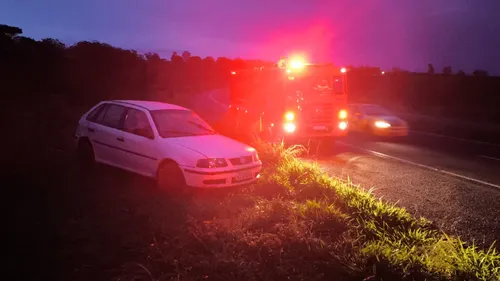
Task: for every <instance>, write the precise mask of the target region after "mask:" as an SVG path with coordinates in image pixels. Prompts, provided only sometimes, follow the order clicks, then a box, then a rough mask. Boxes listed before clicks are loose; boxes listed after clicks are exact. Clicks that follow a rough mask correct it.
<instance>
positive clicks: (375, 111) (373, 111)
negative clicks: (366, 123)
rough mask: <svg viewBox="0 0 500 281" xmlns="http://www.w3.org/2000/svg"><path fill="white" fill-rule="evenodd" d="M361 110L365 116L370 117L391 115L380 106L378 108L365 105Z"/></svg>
mask: <svg viewBox="0 0 500 281" xmlns="http://www.w3.org/2000/svg"><path fill="white" fill-rule="evenodd" d="M363 110H364V112H365V114H366V115H370V116H377V115H378V116H391V115H392V113H391V112H390V111H389V110H387V109H385V108H383V107H381V106H378V105H365V106H363Z"/></svg>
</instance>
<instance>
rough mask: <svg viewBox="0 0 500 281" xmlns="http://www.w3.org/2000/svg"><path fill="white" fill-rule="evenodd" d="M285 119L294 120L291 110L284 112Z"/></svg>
mask: <svg viewBox="0 0 500 281" xmlns="http://www.w3.org/2000/svg"><path fill="white" fill-rule="evenodd" d="M285 120H286V121H293V120H295V114H294V113H293V112H287V113H286V114H285Z"/></svg>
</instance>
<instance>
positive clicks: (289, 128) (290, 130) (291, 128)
mask: <svg viewBox="0 0 500 281" xmlns="http://www.w3.org/2000/svg"><path fill="white" fill-rule="evenodd" d="M283 129H284V130H285V132H287V133H293V132H295V129H297V127H296V126H295V124H293V123H285V124H284V125H283Z"/></svg>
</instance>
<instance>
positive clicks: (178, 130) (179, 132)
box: [151, 109, 215, 138]
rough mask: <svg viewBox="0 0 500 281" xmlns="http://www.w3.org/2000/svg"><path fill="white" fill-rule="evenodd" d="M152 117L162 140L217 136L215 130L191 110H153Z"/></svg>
mask: <svg viewBox="0 0 500 281" xmlns="http://www.w3.org/2000/svg"><path fill="white" fill-rule="evenodd" d="M151 116H152V117H153V121H154V123H155V126H156V129H157V130H158V133H159V134H160V136H161V137H162V138H175V137H185V136H201V135H213V134H215V131H214V129H212V127H210V125H208V124H207V122H205V121H204V120H203V119H201V118H200V117H199V116H198V115H197V114H196V113H194V112H193V111H191V110H182V109H166V110H153V111H151Z"/></svg>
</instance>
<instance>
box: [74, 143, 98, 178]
mask: <svg viewBox="0 0 500 281" xmlns="http://www.w3.org/2000/svg"><path fill="white" fill-rule="evenodd" d="M77 158H78V159H77V160H78V165H79V168H80V170H83V171H84V172H93V171H94V169H95V166H96V161H95V155H94V148H93V147H92V144H90V141H89V140H88V139H82V140H80V141H79V142H78V149H77Z"/></svg>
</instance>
